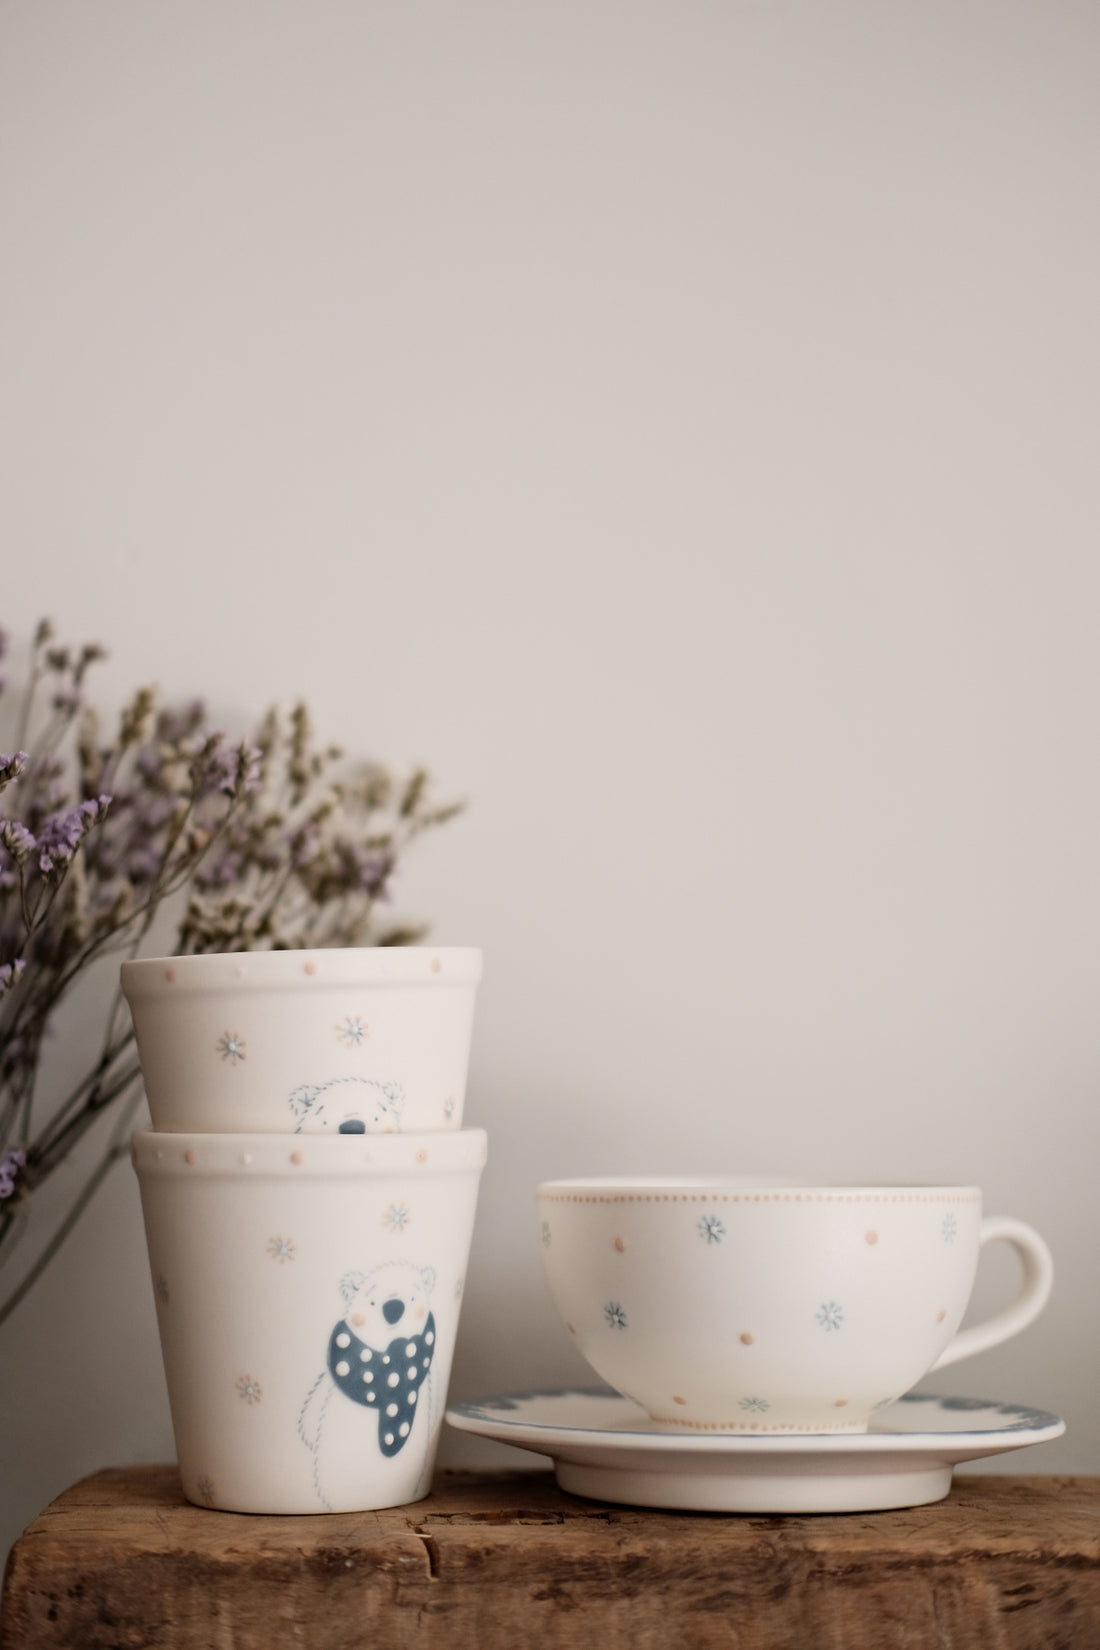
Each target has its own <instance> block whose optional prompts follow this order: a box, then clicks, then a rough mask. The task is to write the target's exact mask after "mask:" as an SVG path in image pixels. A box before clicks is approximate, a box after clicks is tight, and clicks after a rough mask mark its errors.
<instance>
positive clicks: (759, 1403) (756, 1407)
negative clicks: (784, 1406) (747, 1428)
mask: <svg viewBox="0 0 1100 1650" xmlns="http://www.w3.org/2000/svg"><path fill="white" fill-rule="evenodd" d="M739 1407H740V1408H741V1409H747V1410H749V1411H750V1413H751V1414H753V1415H763V1413H764V1411H765V1410H768V1409H771V1407H772V1406H771V1405H770V1404H769V1402H768V1400H767V1399H766V1398H742V1400H741V1403H740V1406H739Z"/></svg>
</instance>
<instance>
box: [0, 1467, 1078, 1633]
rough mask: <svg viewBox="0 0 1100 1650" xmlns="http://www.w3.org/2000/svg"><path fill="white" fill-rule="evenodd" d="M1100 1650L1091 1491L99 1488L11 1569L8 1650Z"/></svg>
mask: <svg viewBox="0 0 1100 1650" xmlns="http://www.w3.org/2000/svg"><path fill="white" fill-rule="evenodd" d="M435 1645H441V1646H442V1645H446V1646H447V1647H448V1650H475V1647H476V1650H498V1647H500V1650H504V1647H507V1650H523V1647H525V1646H528V1645H532V1646H537V1647H538V1650H580V1647H585V1650H588V1647H590V1646H598V1647H599V1650H649V1647H653V1650H657V1647H660V1650H667V1647H668V1646H670V1645H671V1646H673V1647H674V1650H677V1647H679V1646H684V1647H695V1646H699V1647H700V1650H709V1647H711V1646H715V1647H717V1646H721V1647H722V1650H892V1647H895V1646H896V1647H898V1650H925V1647H927V1650H1100V1479H1097V1478H1022V1477H1000V1476H996V1477H994V1476H989V1477H969V1476H964V1477H961V1478H958V1479H956V1482H955V1485H954V1487H953V1489H952V1491H951V1494H950V1496H949V1497H948V1499H947V1500H946V1501H943V1502H940V1503H938V1504H937V1505H935V1506H931V1507H918V1508H913V1509H909V1510H902V1511H897V1512H879V1513H868V1514H859V1513H848V1514H843V1515H835V1516H834V1515H817V1516H813V1517H809V1516H807V1517H798V1516H783V1517H755V1516H746V1517H731V1516H728V1515H724V1514H723V1515H720V1514H707V1513H665V1512H657V1511H652V1510H650V1509H637V1508H629V1507H615V1506H610V1505H608V1504H606V1503H603V1502H595V1501H582V1500H579V1499H577V1498H575V1497H572V1496H569V1495H566V1494H564V1493H563V1492H562V1491H560V1490H559V1489H558V1488H557V1486H556V1485H555V1483H554V1480H553V1477H552V1475H551V1474H549V1473H546V1472H522V1473H508V1474H493V1475H485V1476H482V1475H475V1474H444V1475H441V1476H440V1477H439V1479H438V1480H437V1483H436V1486H435V1488H434V1490H433V1493H432V1495H431V1496H429V1497H428V1498H427V1499H426V1500H424V1501H420V1502H417V1503H416V1504H415V1505H413V1506H409V1507H399V1508H391V1509H388V1510H386V1511H383V1512H374V1513H354V1514H332V1515H326V1516H315V1517H281V1518H274V1517H249V1516H243V1515H240V1514H236V1513H221V1512H209V1511H205V1510H203V1509H200V1508H197V1507H192V1506H190V1505H189V1504H188V1503H187V1502H186V1501H184V1500H183V1497H182V1495H181V1492H180V1487H179V1478H178V1476H177V1473H176V1469H175V1468H174V1467H166V1466H143V1467H126V1468H114V1469H107V1470H105V1471H103V1472H99V1473H96V1474H95V1475H94V1476H93V1477H91V1478H87V1479H85V1480H83V1481H82V1482H81V1483H79V1484H77V1485H75V1486H74V1487H73V1488H72V1489H70V1490H68V1491H66V1493H65V1494H64V1495H62V1496H60V1497H59V1498H58V1500H57V1501H55V1502H54V1503H53V1504H52V1505H51V1506H50V1507H48V1508H47V1509H46V1511H45V1512H44V1513H43V1514H42V1515H41V1517H39V1518H38V1519H36V1520H35V1521H34V1523H33V1524H31V1525H30V1526H29V1528H28V1529H27V1530H26V1531H25V1533H24V1534H23V1536H22V1537H21V1538H20V1540H19V1541H18V1542H17V1543H16V1545H15V1547H14V1548H13V1550H12V1555H11V1558H10V1560H9V1564H8V1569H7V1574H6V1577H5V1587H4V1606H3V1616H2V1618H0V1650H58V1647H62V1646H64V1647H65V1650H137V1647H145V1646H149V1647H153V1646H155V1647H156V1650H230V1647H231V1650H283V1647H284V1646H287V1647H289V1646H296V1647H297V1646H301V1647H303V1650H368V1647H369V1650H406V1647H412V1646H416V1647H418V1650H424V1647H427V1650H430V1647H432V1646H435Z"/></svg>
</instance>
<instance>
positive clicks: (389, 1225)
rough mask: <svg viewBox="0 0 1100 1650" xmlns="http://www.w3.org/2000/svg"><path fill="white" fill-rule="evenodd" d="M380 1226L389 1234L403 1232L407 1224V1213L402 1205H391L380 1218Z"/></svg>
mask: <svg viewBox="0 0 1100 1650" xmlns="http://www.w3.org/2000/svg"><path fill="white" fill-rule="evenodd" d="M382 1224H383V1226H385V1227H386V1229H387V1230H388V1231H390V1232H403V1231H404V1230H405V1227H406V1226H407V1225H408V1224H409V1211H408V1209H406V1207H405V1205H404V1204H403V1203H391V1204H390V1206H389V1208H388V1209H387V1210H386V1212H385V1214H384V1215H383V1216H382Z"/></svg>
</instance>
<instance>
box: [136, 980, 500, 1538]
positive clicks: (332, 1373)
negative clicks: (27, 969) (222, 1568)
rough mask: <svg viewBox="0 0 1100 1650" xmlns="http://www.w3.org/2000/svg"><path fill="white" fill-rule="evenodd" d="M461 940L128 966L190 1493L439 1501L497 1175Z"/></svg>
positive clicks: (150, 1195) (154, 1230)
mask: <svg viewBox="0 0 1100 1650" xmlns="http://www.w3.org/2000/svg"><path fill="white" fill-rule="evenodd" d="M480 975H481V954H480V952H479V951H476V950H473V949H469V948H460V947H440V948H435V949H433V948H429V947H377V948H371V949H362V950H332V951H278V952H272V951H269V952H240V953H232V954H220V955H214V956H201V957H174V958H145V959H141V960H137V961H132V962H127V963H124V964H123V965H122V988H123V991H124V993H125V995H126V998H127V1001H128V1002H129V1005H130V1009H131V1013H132V1015H133V1020H134V1028H135V1032H136V1035H137V1043H138V1052H139V1055H140V1058H141V1065H142V1074H143V1077H144V1080H145V1089H146V1094H147V1096H148V1100H149V1110H150V1114H151V1118H152V1123H153V1127H152V1129H151V1130H144V1131H139V1132H138V1133H137V1134H136V1135H135V1136H134V1143H133V1162H134V1167H135V1169H136V1171H137V1175H138V1179H139V1182H140V1186H141V1197H142V1207H143V1212H144V1217H145V1231H146V1238H147V1242H148V1247H149V1261H150V1268H151V1272H152V1278H153V1287H154V1292H155V1296H156V1304H157V1318H158V1325H159V1329H160V1338H161V1348H162V1351H163V1354H164V1364H165V1374H166V1377H167V1382H168V1395H169V1401H170V1404H171V1410H172V1425H173V1430H174V1433H175V1439H176V1449H177V1453H178V1456H179V1465H180V1474H181V1478H182V1481H183V1488H184V1493H185V1494H186V1495H187V1497H188V1499H189V1500H191V1501H194V1502H195V1503H196V1504H198V1505H200V1506H209V1507H218V1508H222V1509H226V1510H230V1511H236V1512H261V1513H266V1512H326V1511H336V1512H348V1511H358V1510H364V1509H369V1508H377V1507H387V1506H398V1505H401V1504H403V1503H405V1502H409V1501H415V1500H418V1499H419V1498H420V1497H422V1496H424V1495H426V1494H427V1492H428V1489H429V1486H430V1481H431V1474H432V1467H433V1464H434V1460H435V1453H436V1447H437V1444H438V1439H439V1431H440V1427H441V1425H442V1420H443V1412H444V1407H445V1404H444V1400H445V1396H446V1390H447V1382H448V1378H449V1374H450V1365H451V1358H452V1355H453V1351H454V1344H455V1337H456V1334H457V1329H458V1317H459V1305H460V1301H461V1297H462V1291H463V1283H464V1277H465V1269H466V1264H467V1259H468V1255H469V1249H470V1240H471V1237H472V1233H473V1223H474V1212H475V1207H476V1202H477V1192H478V1185H479V1181H480V1177H481V1171H482V1168H483V1166H484V1163H485V1147H486V1137H485V1133H484V1131H483V1130H481V1129H463V1128H462V1114H463V1105H464V1100H465V1092H466V1076H467V1068H468V1064H469V1051H470V1038H471V1031H472V1026H473V1014H474V999H475V995H476V991H477V985H478V981H479V979H480Z"/></svg>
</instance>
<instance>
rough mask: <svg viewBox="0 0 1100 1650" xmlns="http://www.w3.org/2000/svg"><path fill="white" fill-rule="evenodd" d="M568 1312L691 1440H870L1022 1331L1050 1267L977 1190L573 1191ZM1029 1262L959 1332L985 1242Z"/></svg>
mask: <svg viewBox="0 0 1100 1650" xmlns="http://www.w3.org/2000/svg"><path fill="white" fill-rule="evenodd" d="M536 1202H537V1207H538V1217H539V1225H540V1233H541V1239H542V1253H543V1259H544V1262H545V1267H546V1276H547V1281H548V1283H549V1286H550V1293H551V1295H552V1297H553V1300H554V1303H555V1305H556V1306H557V1308H558V1311H559V1313H560V1314H561V1317H562V1320H563V1322H564V1323H565V1325H566V1328H567V1330H568V1332H569V1333H570V1335H571V1336H572V1337H573V1339H574V1341H575V1343H576V1345H577V1347H578V1349H579V1350H580V1352H581V1353H582V1354H583V1356H584V1357H585V1358H586V1359H587V1360H588V1362H589V1363H590V1364H591V1366H592V1368H593V1369H594V1370H595V1371H596V1372H597V1374H599V1375H600V1376H601V1377H602V1378H603V1379H604V1380H605V1381H607V1382H609V1383H610V1385H611V1386H613V1387H615V1388H616V1389H617V1391H619V1392H621V1393H624V1394H625V1395H627V1396H628V1397H630V1398H632V1399H634V1400H635V1401H636V1402H637V1403H639V1404H641V1405H642V1407H643V1408H644V1409H645V1410H646V1411H647V1413H648V1414H649V1415H650V1416H651V1418H652V1419H653V1420H654V1421H656V1422H659V1423H660V1424H662V1425H663V1426H665V1427H667V1428H670V1429H675V1430H676V1431H690V1430H706V1431H725V1432H737V1433H756V1434H761V1435H765V1434H766V1435H775V1434H781V1433H822V1432H845V1433H847V1432H861V1431H865V1430H866V1428H867V1426H868V1424H869V1423H870V1420H871V1416H872V1414H873V1413H874V1412H875V1410H876V1409H878V1408H880V1407H882V1406H884V1405H886V1404H890V1403H893V1402H894V1400H896V1399H897V1398H899V1397H900V1396H901V1394H902V1393H904V1392H907V1391H908V1390H909V1388H910V1387H912V1386H914V1385H915V1384H916V1382H917V1381H919V1380H920V1379H921V1377H922V1376H923V1375H925V1374H926V1373H927V1372H928V1371H929V1370H931V1369H933V1368H936V1367H938V1366H941V1365H944V1364H947V1363H951V1362H954V1361H955V1360H956V1359H957V1358H960V1357H965V1356H968V1355H970V1354H972V1353H974V1352H978V1351H981V1350H983V1349H984V1348H986V1347H990V1346H994V1345H996V1344H997V1343H998V1342H1000V1341H1002V1340H1006V1339H1007V1338H1008V1337H1009V1336H1010V1335H1013V1334H1016V1333H1018V1332H1019V1331H1020V1330H1021V1329H1022V1328H1023V1327H1024V1326H1025V1325H1026V1324H1028V1323H1030V1322H1031V1321H1032V1320H1033V1319H1034V1318H1035V1317H1036V1316H1037V1314H1038V1313H1039V1312H1040V1310H1041V1309H1042V1307H1043V1305H1044V1303H1045V1301H1046V1299H1047V1296H1048V1295H1049V1292H1050V1286H1051V1278H1052V1265H1051V1259H1050V1253H1049V1250H1048V1249H1047V1247H1046V1244H1045V1243H1044V1242H1043V1240H1042V1238H1041V1237H1039V1235H1038V1234H1037V1233H1036V1232H1034V1231H1033V1230H1032V1229H1031V1228H1030V1227H1029V1226H1026V1225H1024V1223H1023V1222H1021V1221H1014V1220H1010V1219H1008V1218H1007V1217H998V1218H995V1219H990V1220H986V1221H983V1219H982V1211H981V1193H980V1191H979V1190H978V1188H977V1187H976V1186H862V1187H859V1186H853V1187H829V1186H820V1187H813V1186H793V1185H790V1186H784V1185H774V1184H773V1185H769V1186H762V1185H759V1184H756V1183H752V1182H748V1181H739V1180H733V1179H723V1180H691V1181H689V1180H682V1179H678V1180H669V1179H652V1180H634V1181H626V1180H599V1181H596V1180H571V1181H557V1182H552V1183H548V1184H546V1185H543V1186H541V1187H540V1188H539V1190H538V1193H537V1195H536ZM993 1239H1002V1240H1004V1241H1007V1242H1009V1243H1010V1244H1012V1245H1013V1246H1014V1247H1015V1248H1016V1249H1017V1250H1018V1252H1019V1253H1020V1255H1021V1257H1022V1258H1023V1261H1024V1276H1023V1280H1022V1283H1021V1287H1020V1290H1019V1293H1018V1295H1017V1297H1016V1299H1015V1300H1014V1301H1013V1303H1012V1305H1011V1306H1009V1307H1008V1308H1006V1309H1005V1310H1004V1311H1002V1312H1000V1313H998V1314H997V1315H996V1316H995V1317H993V1318H992V1319H990V1320H989V1321H987V1322H986V1323H984V1324H981V1325H976V1326H974V1327H968V1328H967V1329H966V1330H964V1331H962V1332H961V1333H957V1332H958V1330H959V1324H960V1322H961V1320H962V1317H963V1313H964V1311H965V1309H966V1305H967V1301H968V1299H969V1297H970V1292H971V1288H972V1286H973V1283H974V1276H975V1271H976V1268H977V1263H978V1253H979V1248H980V1246H981V1244H983V1243H985V1242H988V1241H992V1240H993Z"/></svg>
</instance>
